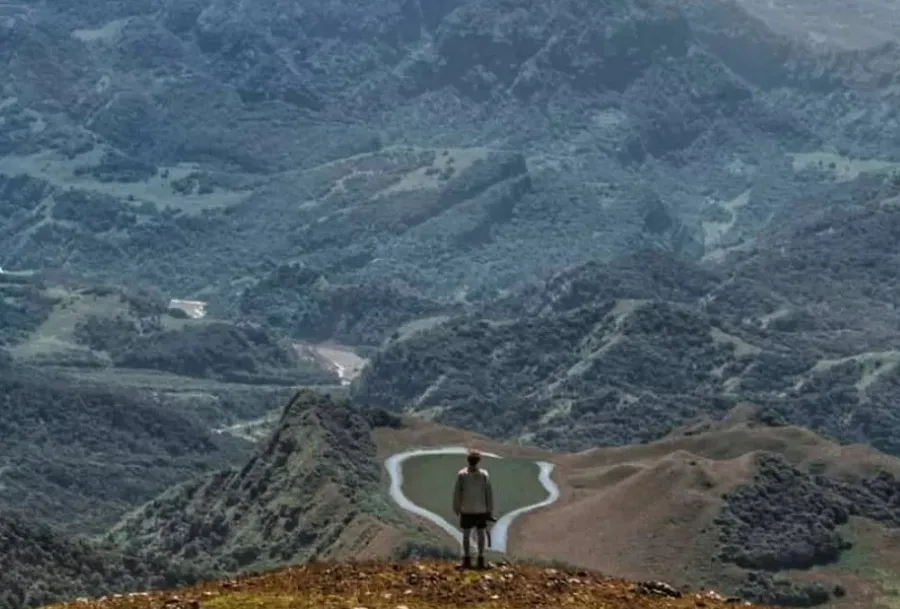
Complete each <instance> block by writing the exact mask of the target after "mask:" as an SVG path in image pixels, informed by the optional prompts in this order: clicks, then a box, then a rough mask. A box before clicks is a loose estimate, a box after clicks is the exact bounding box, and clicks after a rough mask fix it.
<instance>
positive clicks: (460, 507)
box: [453, 467, 494, 514]
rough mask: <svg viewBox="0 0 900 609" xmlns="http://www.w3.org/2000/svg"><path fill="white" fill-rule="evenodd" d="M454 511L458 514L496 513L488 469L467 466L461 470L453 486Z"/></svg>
mask: <svg viewBox="0 0 900 609" xmlns="http://www.w3.org/2000/svg"><path fill="white" fill-rule="evenodd" d="M453 511H454V512H456V513H457V514H493V513H494V491H493V489H492V488H491V477H490V475H488V472H487V470H486V469H481V468H480V467H479V468H477V469H474V470H470V469H469V468H468V467H466V468H463V469H461V470H459V473H457V474H456V484H455V485H454V486H453Z"/></svg>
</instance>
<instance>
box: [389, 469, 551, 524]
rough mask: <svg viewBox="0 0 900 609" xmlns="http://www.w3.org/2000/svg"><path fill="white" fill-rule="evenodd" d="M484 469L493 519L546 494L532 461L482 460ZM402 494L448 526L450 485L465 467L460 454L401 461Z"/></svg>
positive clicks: (452, 518) (450, 516) (538, 500)
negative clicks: (487, 474)
mask: <svg viewBox="0 0 900 609" xmlns="http://www.w3.org/2000/svg"><path fill="white" fill-rule="evenodd" d="M482 463H483V465H484V467H485V468H486V469H487V470H488V472H490V474H491V481H492V483H493V487H494V502H495V510H494V516H496V517H498V518H499V517H500V516H502V515H503V514H507V513H509V512H511V511H513V510H515V509H518V508H520V507H525V506H527V505H533V504H535V503H539V502H540V501H543V500H544V499H546V498H547V491H546V489H544V487H543V486H542V485H541V483H540V481H539V480H538V474H539V472H540V469H539V468H538V466H537V463H535V462H534V461H528V460H525V459H496V458H493V457H485V458H484V459H483V461H482ZM401 467H402V470H403V493H404V494H405V495H406V496H407V497H408V498H409V500H410V501H412V502H413V503H416V504H417V505H420V506H421V507H423V508H425V509H428V510H431V511H432V512H434V513H435V514H438V515H440V516H441V517H443V518H444V519H446V520H447V521H448V522H450V523H456V522H457V520H458V519H457V517H456V516H455V515H454V514H453V509H452V508H453V504H452V499H453V483H454V481H455V480H456V473H457V472H458V471H459V470H460V469H461V468H463V467H465V457H464V456H463V455H423V456H420V457H412V458H410V459H407V460H406V461H404V462H403V465H402V466H401Z"/></svg>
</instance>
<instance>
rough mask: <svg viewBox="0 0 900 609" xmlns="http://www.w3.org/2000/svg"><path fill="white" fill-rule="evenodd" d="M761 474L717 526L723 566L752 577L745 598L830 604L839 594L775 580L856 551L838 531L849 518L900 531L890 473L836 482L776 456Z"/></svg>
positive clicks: (765, 461)
mask: <svg viewBox="0 0 900 609" xmlns="http://www.w3.org/2000/svg"><path fill="white" fill-rule="evenodd" d="M758 467H759V469H758V472H757V474H756V477H755V480H754V482H753V484H751V485H747V486H743V487H740V488H738V489H737V490H736V491H734V492H732V493H729V495H728V496H727V497H726V498H725V499H726V505H725V508H724V509H723V511H722V514H721V516H720V517H719V519H718V521H717V524H718V526H719V529H720V534H719V539H720V543H721V553H720V558H721V559H722V560H723V561H725V562H729V563H733V564H736V565H738V566H740V567H742V568H744V569H747V570H748V571H749V572H748V574H747V579H746V581H745V582H744V583H743V585H742V591H743V592H744V594H745V596H746V597H747V598H750V599H753V600H758V601H760V602H766V603H775V604H779V605H785V606H800V607H806V606H812V605H817V604H821V603H824V602H825V601H827V600H828V599H829V597H830V593H831V592H833V591H831V590H828V589H827V588H825V587H824V586H823V585H822V584H811V585H809V584H808V585H795V584H789V583H780V584H779V583H776V582H775V580H774V579H773V575H772V574H773V573H777V572H779V571H788V570H803V569H809V568H811V567H814V566H820V565H830V564H836V563H837V562H838V560H839V558H840V556H841V553H842V552H844V551H846V550H849V549H850V548H851V545H852V544H851V543H850V541H848V540H847V539H845V538H844V537H843V536H842V534H841V532H840V530H839V528H840V526H841V525H843V524H846V523H847V520H848V518H849V517H851V516H859V517H862V518H867V519H870V520H873V521H875V522H878V523H880V524H882V525H885V526H887V527H898V526H900V513H898V511H897V506H898V505H900V480H898V479H897V478H896V477H895V476H893V475H891V474H888V473H887V472H882V473H880V474H878V475H876V476H873V477H871V478H864V479H862V480H859V481H856V482H850V481H838V480H836V479H833V478H829V477H826V476H823V475H816V474H810V473H808V472H804V471H801V470H799V469H797V468H795V467H792V466H791V465H790V464H789V463H788V462H787V461H785V460H784V459H783V458H780V457H776V456H771V455H765V456H763V457H761V458H760V459H759V460H758ZM837 593H838V594H840V593H841V592H840V590H838V591H837Z"/></svg>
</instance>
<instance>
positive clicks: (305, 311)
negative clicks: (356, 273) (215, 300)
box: [237, 265, 453, 346]
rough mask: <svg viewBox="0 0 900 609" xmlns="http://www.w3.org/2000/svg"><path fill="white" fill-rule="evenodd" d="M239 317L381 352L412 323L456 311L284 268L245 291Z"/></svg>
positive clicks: (296, 334) (390, 291)
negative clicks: (389, 339)
mask: <svg viewBox="0 0 900 609" xmlns="http://www.w3.org/2000/svg"><path fill="white" fill-rule="evenodd" d="M237 307H238V315H239V317H240V318H241V319H249V320H253V321H257V322H259V323H265V324H267V325H268V326H271V327H274V328H278V329H280V330H281V331H283V332H286V333H288V334H289V335H290V336H292V337H294V338H298V339H305V340H310V341H322V340H328V339H335V340H338V341H340V342H343V343H345V344H349V345H360V346H366V345H368V346H378V345H380V344H381V343H382V342H383V341H384V340H385V339H386V338H387V337H388V336H389V335H390V334H391V333H392V332H393V331H394V330H395V329H396V328H398V327H399V326H401V325H402V324H403V323H405V322H407V321H411V320H414V319H418V318H420V317H425V316H428V315H433V314H436V313H440V312H444V311H451V310H453V307H451V306H440V305H438V304H437V303H434V302H430V301H428V300H425V299H423V298H420V297H417V296H414V295H412V294H410V293H406V292H402V291H400V290H398V289H394V288H391V287H389V286H387V287H386V286H383V285H378V284H375V283H372V284H368V285H366V284H362V285H358V284H346V285H344V284H340V283H338V284H333V283H331V282H329V281H328V279H327V277H326V275H325V274H324V273H323V272H317V271H314V270H312V269H309V268H306V267H303V266H300V265H283V266H279V267H278V268H276V269H275V270H273V271H272V272H270V273H267V274H266V275H265V276H264V277H263V278H262V279H260V280H259V281H257V282H256V283H254V284H253V285H252V286H250V287H248V288H247V289H245V290H244V291H243V292H242V294H241V297H240V300H239V302H238V305H237Z"/></svg>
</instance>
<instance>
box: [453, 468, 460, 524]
mask: <svg viewBox="0 0 900 609" xmlns="http://www.w3.org/2000/svg"><path fill="white" fill-rule="evenodd" d="M460 507H462V475H460V474H457V475H456V483H455V484H454V485H453V513H454V514H459V509H460Z"/></svg>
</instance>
